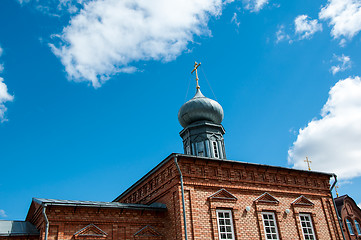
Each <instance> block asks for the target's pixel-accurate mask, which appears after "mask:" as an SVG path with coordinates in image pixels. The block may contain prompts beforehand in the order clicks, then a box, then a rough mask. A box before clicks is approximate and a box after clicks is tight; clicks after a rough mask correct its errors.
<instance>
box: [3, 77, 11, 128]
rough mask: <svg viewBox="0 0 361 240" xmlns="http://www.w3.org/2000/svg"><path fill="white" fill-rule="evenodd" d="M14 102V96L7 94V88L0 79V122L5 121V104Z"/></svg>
mask: <svg viewBox="0 0 361 240" xmlns="http://www.w3.org/2000/svg"><path fill="white" fill-rule="evenodd" d="M13 100H14V96H11V95H10V94H9V93H8V87H7V86H6V84H5V83H4V79H3V78H2V77H0V122H4V121H7V119H6V118H5V112H6V110H7V108H6V106H5V104H4V103H5V102H9V101H10V102H11V101H13Z"/></svg>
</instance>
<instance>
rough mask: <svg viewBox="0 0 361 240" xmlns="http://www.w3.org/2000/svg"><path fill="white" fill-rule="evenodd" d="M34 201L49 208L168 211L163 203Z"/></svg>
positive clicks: (38, 199)
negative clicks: (71, 207)
mask: <svg viewBox="0 0 361 240" xmlns="http://www.w3.org/2000/svg"><path fill="white" fill-rule="evenodd" d="M33 201H34V202H36V203H39V204H41V205H47V206H74V207H97V208H123V209H135V210H155V211H165V210H166V209H167V207H166V205H165V204H162V203H153V204H151V205H143V204H133V203H119V202H94V201H77V200H57V199H44V198H33Z"/></svg>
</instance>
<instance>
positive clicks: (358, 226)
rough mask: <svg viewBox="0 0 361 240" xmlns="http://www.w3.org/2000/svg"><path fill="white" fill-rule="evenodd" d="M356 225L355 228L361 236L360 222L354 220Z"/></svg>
mask: <svg viewBox="0 0 361 240" xmlns="http://www.w3.org/2000/svg"><path fill="white" fill-rule="evenodd" d="M353 221H354V223H355V227H356V231H357V235H361V226H360V223H359V222H358V220H356V219H355V220H353Z"/></svg>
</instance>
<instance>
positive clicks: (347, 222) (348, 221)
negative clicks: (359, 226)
mask: <svg viewBox="0 0 361 240" xmlns="http://www.w3.org/2000/svg"><path fill="white" fill-rule="evenodd" d="M346 224H347V228H348V231H349V233H350V235H355V233H354V232H353V229H352V223H351V221H350V220H349V219H346Z"/></svg>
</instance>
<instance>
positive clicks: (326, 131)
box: [288, 77, 361, 180]
mask: <svg viewBox="0 0 361 240" xmlns="http://www.w3.org/2000/svg"><path fill="white" fill-rule="evenodd" d="M360 146H361V79H360V77H354V78H351V77H349V78H347V79H344V80H340V81H339V82H337V83H336V84H335V86H333V87H332V88H331V90H330V92H329V98H328V100H327V102H326V104H325V105H324V106H323V108H322V111H321V118H320V119H314V120H312V121H311V122H309V123H308V125H307V126H306V127H305V128H303V129H300V130H299V133H298V136H297V140H296V141H295V142H294V143H293V146H292V147H291V148H290V149H289V151H288V162H289V164H293V167H294V168H299V169H306V167H307V166H306V163H305V162H304V161H303V160H304V159H305V157H306V156H308V157H309V158H310V160H311V161H312V170H316V171H324V172H334V173H336V174H337V175H338V177H339V178H340V179H343V180H345V179H346V180H347V179H352V178H354V177H358V176H361V161H360V159H361V147H360Z"/></svg>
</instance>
